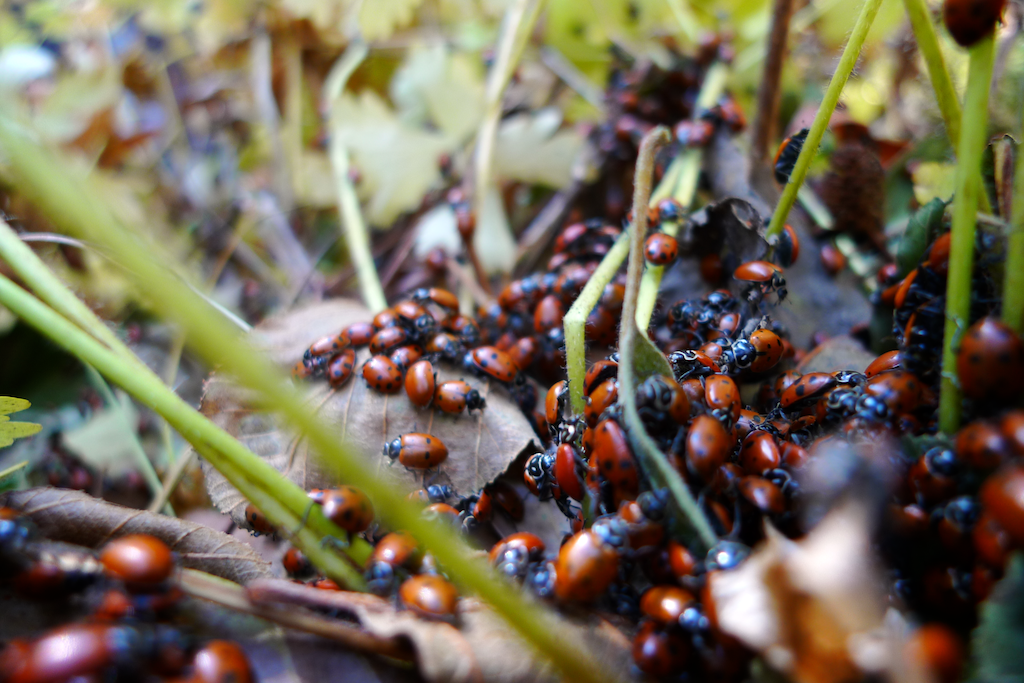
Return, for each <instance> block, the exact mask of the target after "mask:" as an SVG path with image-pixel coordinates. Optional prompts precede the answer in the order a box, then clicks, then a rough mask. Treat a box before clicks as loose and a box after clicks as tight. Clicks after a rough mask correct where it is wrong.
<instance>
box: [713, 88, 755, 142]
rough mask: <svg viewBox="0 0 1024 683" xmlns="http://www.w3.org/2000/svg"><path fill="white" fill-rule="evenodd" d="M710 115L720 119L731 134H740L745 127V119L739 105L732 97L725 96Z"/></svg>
mask: <svg viewBox="0 0 1024 683" xmlns="http://www.w3.org/2000/svg"><path fill="white" fill-rule="evenodd" d="M711 112H712V115H714V116H715V117H717V118H719V119H721V121H722V123H724V124H725V125H726V126H728V128H729V130H731V131H732V132H733V133H739V132H742V131H743V129H744V128H746V127H747V117H746V115H745V114H744V113H743V110H742V109H741V108H740V105H739V103H738V102H737V101H736V100H735V98H733V97H732V96H729V95H727V96H725V97H723V98H722V99H721V101H719V103H718V104H717V105H716V106H715V107H714V108H713V109H712V110H711Z"/></svg>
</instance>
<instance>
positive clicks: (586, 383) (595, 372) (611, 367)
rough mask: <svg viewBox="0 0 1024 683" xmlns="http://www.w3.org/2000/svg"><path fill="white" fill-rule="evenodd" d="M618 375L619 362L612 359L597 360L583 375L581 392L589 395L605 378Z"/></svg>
mask: <svg viewBox="0 0 1024 683" xmlns="http://www.w3.org/2000/svg"><path fill="white" fill-rule="evenodd" d="M618 376H619V364H618V363H616V362H615V361H613V360H599V361H597V362H596V363H594V364H593V365H591V366H590V367H589V368H587V374H585V375H584V376H583V393H584V394H585V395H586V396H589V395H590V393H591V392H592V391H594V389H596V388H597V386H598V385H599V384H601V383H602V382H604V381H605V380H606V379H611V378H614V377H618Z"/></svg>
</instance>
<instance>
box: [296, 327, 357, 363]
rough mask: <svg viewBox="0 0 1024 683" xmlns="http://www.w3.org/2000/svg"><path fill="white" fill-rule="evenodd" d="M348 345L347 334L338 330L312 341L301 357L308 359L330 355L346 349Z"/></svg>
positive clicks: (349, 342)
mask: <svg viewBox="0 0 1024 683" xmlns="http://www.w3.org/2000/svg"><path fill="white" fill-rule="evenodd" d="M350 345H351V341H350V340H349V338H348V335H347V334H345V332H340V333H338V334H334V335H330V336H328V337H324V338H322V339H318V340H317V341H315V342H313V343H312V344H311V345H310V347H309V348H308V349H306V352H305V353H304V354H303V359H304V360H305V359H309V358H312V357H314V356H332V355H334V354H336V353H338V352H339V351H341V350H343V349H347V348H348V347H349V346H350Z"/></svg>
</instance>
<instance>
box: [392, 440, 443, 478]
mask: <svg viewBox="0 0 1024 683" xmlns="http://www.w3.org/2000/svg"><path fill="white" fill-rule="evenodd" d="M384 455H386V456H388V457H389V458H391V459H392V460H395V459H396V458H397V459H398V462H400V463H402V464H403V465H405V466H406V467H409V468H412V469H419V470H426V469H430V468H431V467H437V466H438V465H440V464H441V463H443V462H444V461H445V460H447V459H448V447H447V446H445V445H444V444H443V443H442V442H441V440H440V439H438V438H437V437H436V436H431V435H430V434H418V433H415V432H413V433H409V434H403V435H402V436H400V437H398V438H397V439H394V440H392V441H391V442H390V443H388V444H386V445H385V446H384Z"/></svg>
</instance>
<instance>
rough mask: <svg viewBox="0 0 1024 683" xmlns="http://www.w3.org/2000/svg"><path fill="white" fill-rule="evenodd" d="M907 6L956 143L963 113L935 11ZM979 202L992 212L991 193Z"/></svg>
mask: <svg viewBox="0 0 1024 683" xmlns="http://www.w3.org/2000/svg"><path fill="white" fill-rule="evenodd" d="M903 5H904V6H905V7H906V9H907V17H908V18H909V19H910V27H911V28H912V29H913V30H914V40H916V41H917V49H918V50H919V51H920V52H921V57H922V58H924V63H925V66H926V67H927V68H928V79H929V80H930V81H931V83H932V90H933V91H934V92H935V101H936V102H937V103H938V105H939V113H940V114H942V121H943V123H944V124H945V125H946V135H947V136H948V137H949V141H950V143H951V144H953V145H955V144H957V142H958V141H959V140H960V125H961V122H962V121H963V116H962V115H961V113H960V99H959V98H958V97H957V95H956V90H955V89H954V88H953V79H952V78H950V76H949V70H948V69H947V68H946V60H945V58H944V57H943V56H942V50H941V49H940V48H939V36H938V34H937V33H936V31H935V22H934V21H933V20H932V13H931V12H930V11H929V9H928V5H927V3H926V2H925V0H903ZM978 201H979V206H980V207H981V211H982V213H992V205H991V203H990V202H989V200H988V194H986V193H985V192H982V193H981V194H980V195H979V197H978Z"/></svg>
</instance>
